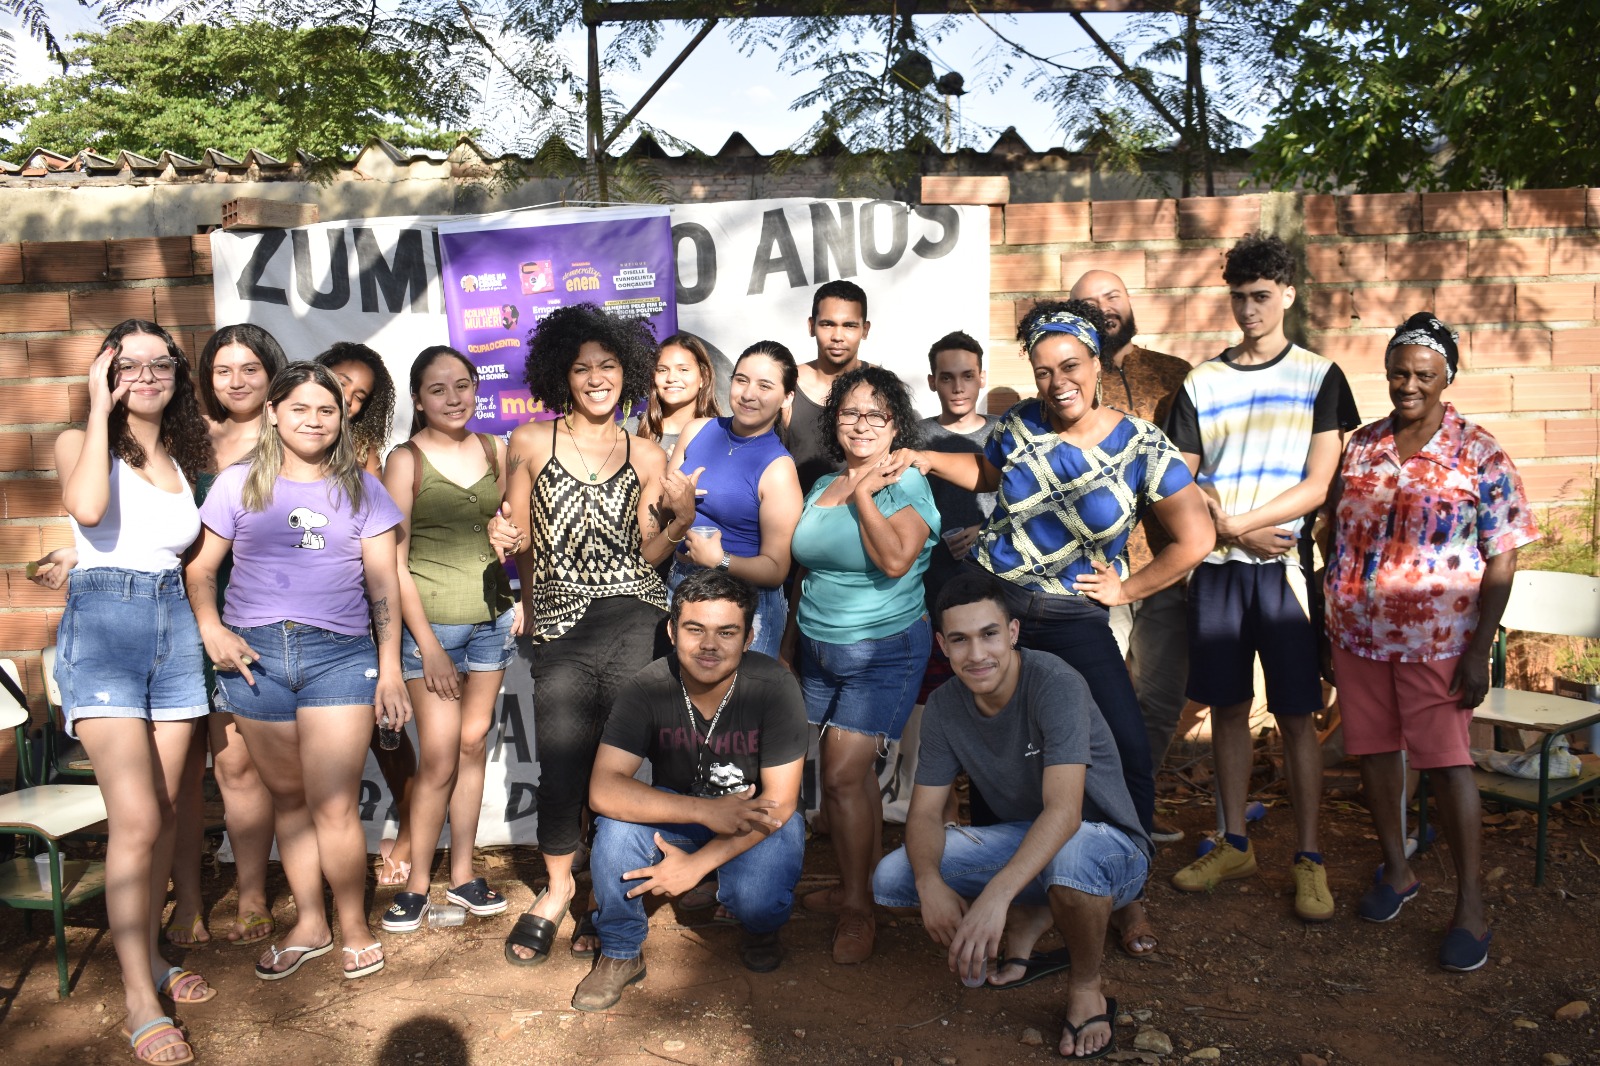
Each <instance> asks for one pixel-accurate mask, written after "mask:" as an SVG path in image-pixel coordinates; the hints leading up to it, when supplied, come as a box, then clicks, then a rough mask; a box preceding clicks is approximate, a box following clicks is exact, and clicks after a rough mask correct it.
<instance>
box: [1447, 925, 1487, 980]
mask: <svg viewBox="0 0 1600 1066" xmlns="http://www.w3.org/2000/svg"><path fill="white" fill-rule="evenodd" d="M1493 939H1494V930H1493V929H1490V930H1489V931H1487V932H1485V933H1484V934H1483V937H1482V938H1481V939H1480V938H1478V937H1475V936H1473V935H1472V934H1471V933H1469V932H1467V931H1466V930H1465V929H1463V928H1461V927H1460V926H1451V927H1450V931H1449V932H1448V933H1446V934H1445V936H1444V943H1443V944H1440V945H1439V965H1440V966H1441V967H1443V968H1444V969H1446V970H1449V971H1451V972H1452V973H1471V972H1472V971H1473V970H1476V969H1477V968H1478V967H1480V966H1482V965H1483V964H1484V963H1486V962H1488V961H1489V941H1490V940H1493Z"/></svg>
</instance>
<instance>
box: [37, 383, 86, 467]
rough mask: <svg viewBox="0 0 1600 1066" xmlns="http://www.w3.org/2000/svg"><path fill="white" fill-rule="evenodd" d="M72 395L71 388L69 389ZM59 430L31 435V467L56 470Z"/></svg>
mask: <svg viewBox="0 0 1600 1066" xmlns="http://www.w3.org/2000/svg"><path fill="white" fill-rule="evenodd" d="M68 394H69V396H70V390H69V393H68ZM84 397H85V403H86V404H87V402H88V401H87V397H88V390H87V389H85V390H84ZM60 435H61V433H60V431H59V430H47V431H45V432H43V433H39V432H34V433H30V434H29V436H30V437H32V438H33V459H32V462H31V463H30V466H29V469H32V470H54V469H55V468H56V438H57V437H58V436H60Z"/></svg>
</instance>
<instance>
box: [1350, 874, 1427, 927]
mask: <svg viewBox="0 0 1600 1066" xmlns="http://www.w3.org/2000/svg"><path fill="white" fill-rule="evenodd" d="M1421 891H1422V882H1421V881H1413V882H1411V886H1410V887H1409V888H1407V889H1406V890H1405V891H1404V892H1396V891H1395V890H1394V889H1393V888H1391V887H1390V886H1389V884H1388V883H1387V882H1384V881H1379V882H1377V883H1376V884H1374V885H1373V886H1372V887H1371V888H1369V889H1367V892H1366V895H1364V896H1362V897H1361V902H1360V903H1359V904H1358V905H1357V906H1356V914H1357V915H1359V916H1360V917H1361V918H1363V919H1365V920H1366V921H1369V922H1392V921H1394V919H1395V918H1397V917H1399V916H1400V908H1401V907H1404V906H1405V905H1406V904H1407V903H1410V902H1411V901H1412V900H1413V899H1415V898H1416V895H1417V893H1418V892H1421Z"/></svg>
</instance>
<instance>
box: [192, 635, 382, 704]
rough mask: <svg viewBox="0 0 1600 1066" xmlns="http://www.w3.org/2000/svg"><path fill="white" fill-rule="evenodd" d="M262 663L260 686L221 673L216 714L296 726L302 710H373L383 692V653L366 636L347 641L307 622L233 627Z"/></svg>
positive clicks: (257, 670)
mask: <svg viewBox="0 0 1600 1066" xmlns="http://www.w3.org/2000/svg"><path fill="white" fill-rule="evenodd" d="M228 628H229V629H231V630H233V631H234V632H235V633H237V634H239V636H241V637H243V638H244V642H245V643H246V644H248V645H250V647H251V649H252V650H254V651H255V653H256V655H258V656H259V657H260V658H259V659H258V660H257V661H256V662H253V663H251V664H250V673H251V676H253V677H254V678H255V684H253V685H247V684H245V680H244V675H243V674H241V673H239V672H238V671H237V670H218V671H217V688H218V689H219V692H218V695H217V710H219V711H228V712H229V713H231V714H236V715H238V716H239V717H240V718H248V719H250V720H251V721H254V722H292V721H294V720H295V711H297V710H298V709H299V708H301V707H371V706H372V703H373V700H374V698H375V697H376V695H377V691H378V649H377V647H376V645H374V644H373V643H372V637H371V636H370V635H368V634H366V633H360V634H357V635H356V636H353V637H351V636H346V635H345V634H343V633H333V632H330V631H328V630H326V629H318V628H317V627H316V626H308V625H306V624H305V623H303V622H273V623H272V624H271V625H265V626H245V627H240V626H229V627H228Z"/></svg>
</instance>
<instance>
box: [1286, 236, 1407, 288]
mask: <svg viewBox="0 0 1600 1066" xmlns="http://www.w3.org/2000/svg"><path fill="white" fill-rule="evenodd" d="M1387 248H1388V246H1387V245H1385V244H1383V243H1381V242H1377V241H1371V242H1362V243H1353V242H1347V243H1343V244H1311V245H1307V246H1306V272H1307V273H1308V274H1310V275H1311V278H1312V280H1313V281H1316V282H1319V283H1322V284H1329V283H1334V282H1341V281H1378V280H1380V279H1382V278H1383V274H1384V261H1385V260H1386V259H1387V251H1386V249H1387Z"/></svg>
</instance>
